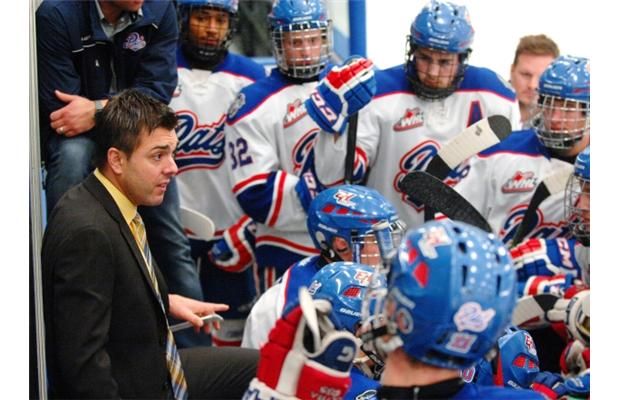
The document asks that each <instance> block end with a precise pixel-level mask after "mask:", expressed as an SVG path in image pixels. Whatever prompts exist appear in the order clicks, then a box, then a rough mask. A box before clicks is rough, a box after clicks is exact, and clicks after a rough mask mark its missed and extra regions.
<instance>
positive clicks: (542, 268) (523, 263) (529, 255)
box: [510, 238, 581, 282]
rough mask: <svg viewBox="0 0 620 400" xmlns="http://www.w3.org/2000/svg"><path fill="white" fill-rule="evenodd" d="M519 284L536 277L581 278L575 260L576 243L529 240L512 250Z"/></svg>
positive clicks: (562, 240)
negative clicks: (560, 276)
mask: <svg viewBox="0 0 620 400" xmlns="http://www.w3.org/2000/svg"><path fill="white" fill-rule="evenodd" d="M510 256H511V258H512V261H513V263H514V266H515V268H516V271H517V279H518V280H519V282H524V281H526V280H527V279H528V278H529V277H531V276H535V275H544V276H553V275H561V274H564V275H572V276H574V277H576V278H580V277H581V269H580V268H579V263H578V262H577V260H576V259H575V241H574V240H567V239H564V238H557V239H529V240H526V241H524V242H521V243H519V244H518V245H517V246H515V247H513V248H512V249H511V250H510Z"/></svg>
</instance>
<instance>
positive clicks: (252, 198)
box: [226, 0, 375, 291]
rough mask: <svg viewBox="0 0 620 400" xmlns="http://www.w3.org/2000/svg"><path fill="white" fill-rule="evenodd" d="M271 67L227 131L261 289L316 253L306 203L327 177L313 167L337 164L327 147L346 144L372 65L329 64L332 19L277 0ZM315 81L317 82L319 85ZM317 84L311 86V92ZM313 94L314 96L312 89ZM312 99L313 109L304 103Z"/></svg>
mask: <svg viewBox="0 0 620 400" xmlns="http://www.w3.org/2000/svg"><path fill="white" fill-rule="evenodd" d="M269 23H270V26H271V38H272V45H273V51H274V55H275V59H276V63H277V68H276V69H275V70H273V71H272V72H271V74H270V76H269V77H268V78H266V79H263V80H261V81H258V82H256V83H255V84H253V85H250V86H248V87H246V88H244V89H243V90H242V91H241V93H240V94H239V96H238V97H237V99H236V100H235V104H234V105H233V107H232V108H231V110H230V112H229V116H228V121H227V124H228V125H229V127H230V131H227V134H226V146H227V147H226V152H227V160H228V161H227V162H228V164H229V168H230V169H231V171H232V177H233V184H234V186H233V193H234V195H235V196H236V198H237V200H238V202H239V204H240V205H241V207H242V209H243V210H244V211H245V212H246V214H248V215H249V216H250V217H252V218H253V219H254V220H255V221H256V222H257V223H258V225H257V234H256V260H257V263H258V268H259V279H260V281H261V285H260V288H261V291H264V290H265V289H266V288H268V287H270V286H271V285H273V283H274V281H275V279H276V278H278V277H279V276H281V275H282V273H283V272H284V271H285V270H286V268H287V267H289V266H290V265H291V264H292V263H294V262H296V261H299V260H300V259H302V258H304V257H307V256H311V255H315V254H317V250H316V249H315V248H314V247H313V246H312V240H311V238H310V236H309V235H308V232H307V229H306V226H305V220H306V209H307V208H308V205H309V204H310V201H311V200H312V198H313V197H314V196H316V194H317V193H318V192H319V191H320V190H321V189H322V188H323V187H324V186H332V185H334V184H337V183H341V182H342V178H343V175H340V177H338V178H337V179H334V180H330V179H326V178H324V177H322V176H321V173H320V172H321V171H320V170H317V168H318V169H329V166H330V165H331V164H333V163H338V164H343V162H342V160H343V159H344V157H332V156H331V155H330V154H329V153H328V152H320V153H319V154H317V150H316V148H317V147H319V146H320V143H321V142H325V141H327V142H328V143H329V144H330V146H325V147H326V148H327V151H329V150H330V149H331V148H333V147H334V141H336V143H337V145H338V144H340V143H344V142H345V141H344V140H341V138H340V133H341V132H343V130H344V128H345V127H346V122H347V120H348V116H349V115H350V114H352V113H354V112H356V111H357V110H358V109H359V108H361V107H362V106H364V105H365V104H367V103H368V102H369V101H370V99H371V98H372V95H373V94H374V89H375V81H374V74H373V71H372V63H371V62H370V61H368V60H364V59H358V60H354V61H352V62H350V63H347V64H346V65H343V66H341V67H334V68H332V69H331V70H329V73H327V75H326V76H325V78H323V79H321V80H320V82H319V77H320V74H321V73H323V74H324V73H326V72H327V70H328V68H327V67H328V61H329V56H330V52H331V47H332V44H331V43H332V42H331V40H332V39H331V21H330V20H328V18H327V15H326V11H325V7H324V5H323V2H322V0H280V1H275V2H274V5H273V9H272V11H271V13H270V15H269ZM317 83H318V86H317ZM315 89H316V91H315ZM313 93H315V94H313ZM311 94H313V97H314V98H315V99H316V101H315V102H313V103H312V104H311V107H313V108H312V109H310V108H308V107H307V106H306V105H305V104H304V103H305V102H306V100H308V98H309V97H310V95H311Z"/></svg>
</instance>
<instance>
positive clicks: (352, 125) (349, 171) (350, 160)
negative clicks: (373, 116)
mask: <svg viewBox="0 0 620 400" xmlns="http://www.w3.org/2000/svg"><path fill="white" fill-rule="evenodd" d="M356 141H357V113H355V114H353V115H351V116H350V117H349V127H348V130H347V155H346V156H345V158H344V183H346V184H347V185H350V184H352V183H353V168H354V166H355V144H356V143H355V142H356Z"/></svg>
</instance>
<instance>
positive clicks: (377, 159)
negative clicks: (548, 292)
mask: <svg viewBox="0 0 620 400" xmlns="http://www.w3.org/2000/svg"><path fill="white" fill-rule="evenodd" d="M473 38H474V30H473V27H472V25H471V23H470V21H469V13H468V11H467V9H466V8H465V7H461V6H457V5H454V4H452V3H448V2H443V1H435V0H433V1H431V2H430V3H429V4H428V5H426V6H425V7H424V8H423V9H422V11H421V12H420V13H419V14H418V16H417V17H416V18H415V20H414V21H413V23H412V24H411V30H410V35H409V36H408V40H407V44H408V48H407V61H406V63H405V64H404V65H398V66H395V67H392V68H388V69H386V70H383V71H378V72H376V73H375V77H376V80H377V93H376V95H375V97H374V99H373V101H372V102H371V103H370V105H369V106H368V107H365V108H363V109H362V110H361V111H360V113H359V125H358V134H357V141H358V145H357V147H358V148H357V151H358V153H360V154H361V155H362V156H363V157H362V159H363V160H366V161H365V163H364V164H363V165H366V166H369V169H370V172H369V175H368V183H367V184H368V186H370V187H372V188H375V189H377V190H378V191H379V192H380V193H382V194H383V195H384V196H386V198H387V199H388V200H389V201H390V202H391V203H392V204H394V206H395V207H396V209H397V211H398V214H399V215H400V217H401V218H402V219H403V220H404V221H405V222H406V224H407V226H408V227H416V226H419V225H421V224H422V222H423V221H424V218H423V217H424V212H423V209H422V205H421V204H418V203H416V202H414V201H413V200H412V199H411V198H409V197H407V196H406V195H405V194H404V193H402V192H401V191H400V189H399V186H398V183H399V181H400V180H401V179H402V178H403V177H404V176H405V175H406V174H407V173H408V172H411V171H413V170H424V169H425V168H426V165H427V163H428V162H429V161H430V159H431V158H432V157H433V156H434V155H435V154H436V153H437V151H438V150H439V149H440V148H441V146H442V145H443V144H444V143H446V142H448V141H449V140H450V139H452V138H453V137H454V136H456V135H457V134H458V133H460V132H461V131H463V130H464V129H465V128H467V127H468V126H470V125H471V124H473V123H475V122H477V121H478V120H480V119H482V118H484V117H488V116H491V115H496V114H500V115H503V116H505V117H507V118H508V119H509V120H510V121H511V123H512V125H513V126H518V125H519V108H518V104H517V102H516V99H515V94H514V92H513V91H512V90H511V89H510V87H509V85H508V84H507V83H506V82H504V81H502V79H501V78H500V77H499V76H498V75H497V74H496V73H495V72H493V71H490V70H488V69H486V68H478V67H475V66H470V65H468V64H467V59H468V57H469V54H470V53H471V44H472V41H473ZM343 153H344V149H343ZM341 158H343V156H342V155H341ZM333 173H334V174H335V175H336V176H338V175H342V166H340V170H334V171H333ZM463 173H464V171H462V170H457V171H456V172H455V174H454V175H453V176H452V177H450V178H449V180H448V182H450V183H454V180H455V179H458V178H459V176H460V175H462V174H463Z"/></svg>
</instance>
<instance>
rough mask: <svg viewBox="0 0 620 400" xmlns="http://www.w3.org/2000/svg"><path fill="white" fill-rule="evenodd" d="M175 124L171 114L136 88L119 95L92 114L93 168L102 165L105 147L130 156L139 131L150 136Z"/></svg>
mask: <svg viewBox="0 0 620 400" xmlns="http://www.w3.org/2000/svg"><path fill="white" fill-rule="evenodd" d="M176 125H177V116H176V115H175V113H174V111H173V110H172V109H171V108H170V107H168V106H167V105H165V104H164V103H162V102H160V101H159V100H156V99H154V98H153V97H151V96H148V95H146V94H144V93H142V92H140V91H139V90H136V89H127V90H124V91H122V92H120V93H119V94H118V95H116V96H114V97H113V98H112V99H110V101H109V102H108V104H106V105H105V107H104V108H103V109H102V110H101V111H99V112H98V113H96V114H95V127H96V129H95V143H96V145H97V146H96V149H95V155H94V163H95V166H96V167H98V168H101V167H103V166H104V165H105V164H106V162H107V153H108V149H109V148H111V147H115V148H117V149H119V150H121V151H123V152H124V153H125V154H127V156H128V157H131V154H132V153H133V151H134V150H135V148H136V146H137V145H138V137H139V136H140V133H141V132H143V131H145V132H146V133H147V134H149V135H150V134H151V132H153V131H154V130H155V129H156V128H160V127H161V128H165V129H174V128H175V127H176Z"/></svg>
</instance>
